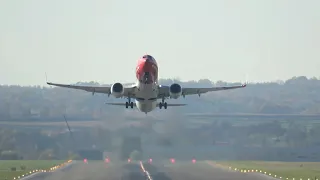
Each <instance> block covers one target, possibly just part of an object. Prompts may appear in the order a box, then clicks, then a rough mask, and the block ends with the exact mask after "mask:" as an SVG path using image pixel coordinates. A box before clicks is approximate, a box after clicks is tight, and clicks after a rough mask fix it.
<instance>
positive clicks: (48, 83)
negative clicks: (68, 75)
mask: <svg viewBox="0 0 320 180" xmlns="http://www.w3.org/2000/svg"><path fill="white" fill-rule="evenodd" d="M45 76H46V83H47V85H50V86H51V85H52V84H51V83H50V82H48V76H47V72H45Z"/></svg>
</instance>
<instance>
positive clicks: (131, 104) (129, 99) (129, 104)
mask: <svg viewBox="0 0 320 180" xmlns="http://www.w3.org/2000/svg"><path fill="white" fill-rule="evenodd" d="M129 106H130V107H131V109H132V108H133V102H131V98H129V97H128V102H126V108H127V109H128V107H129Z"/></svg>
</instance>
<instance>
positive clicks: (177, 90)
mask: <svg viewBox="0 0 320 180" xmlns="http://www.w3.org/2000/svg"><path fill="white" fill-rule="evenodd" d="M169 92H170V98H173V99H178V98H179V97H180V96H181V94H182V88H181V86H180V85H179V84H176V83H174V84H172V85H171V86H170V88H169Z"/></svg>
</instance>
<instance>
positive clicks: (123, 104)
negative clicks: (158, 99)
mask: <svg viewBox="0 0 320 180" xmlns="http://www.w3.org/2000/svg"><path fill="white" fill-rule="evenodd" d="M106 104H108V105H114V106H125V105H126V104H125V103H106ZM185 105H187V104H167V106H185ZM133 106H134V107H136V106H137V104H136V103H133ZM158 106H159V103H157V107H158Z"/></svg>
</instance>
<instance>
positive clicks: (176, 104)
mask: <svg viewBox="0 0 320 180" xmlns="http://www.w3.org/2000/svg"><path fill="white" fill-rule="evenodd" d="M185 105H187V104H167V106H185ZM158 106H159V103H158V104H157V107H158Z"/></svg>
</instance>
